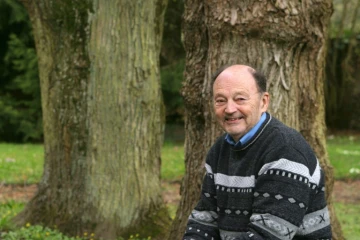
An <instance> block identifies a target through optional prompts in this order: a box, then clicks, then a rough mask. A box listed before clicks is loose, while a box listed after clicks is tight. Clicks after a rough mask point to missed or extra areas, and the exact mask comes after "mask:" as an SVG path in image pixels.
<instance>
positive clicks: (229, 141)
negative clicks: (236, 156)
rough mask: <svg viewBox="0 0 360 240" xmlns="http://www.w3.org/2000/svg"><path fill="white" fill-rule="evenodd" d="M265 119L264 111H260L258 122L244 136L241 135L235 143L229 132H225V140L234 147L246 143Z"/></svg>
mask: <svg viewBox="0 0 360 240" xmlns="http://www.w3.org/2000/svg"><path fill="white" fill-rule="evenodd" d="M265 119H266V113H262V114H261V117H260V120H259V121H258V123H257V124H256V125H255V126H254V127H253V128H252V129H250V131H249V132H247V133H246V134H245V135H244V136H242V137H241V138H240V140H239V141H238V142H237V143H236V142H235V141H234V140H233V138H232V137H231V136H230V135H229V134H226V136H225V140H226V141H227V142H228V143H229V144H231V145H233V146H235V147H237V146H241V145H244V144H246V143H247V142H248V141H249V140H250V138H252V137H253V136H254V135H255V133H256V132H257V130H259V128H260V126H261V125H262V124H263V123H264V122H265Z"/></svg>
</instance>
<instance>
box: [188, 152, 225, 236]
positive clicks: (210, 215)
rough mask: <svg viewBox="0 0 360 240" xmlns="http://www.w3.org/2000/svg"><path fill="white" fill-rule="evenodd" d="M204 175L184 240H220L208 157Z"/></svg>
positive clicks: (213, 184) (212, 177)
mask: <svg viewBox="0 0 360 240" xmlns="http://www.w3.org/2000/svg"><path fill="white" fill-rule="evenodd" d="M205 168H206V174H205V177H204V180H203V185H202V189H201V197H200V200H199V202H198V203H197V205H196V207H195V208H194V210H193V211H192V212H191V214H190V216H189V220H188V224H187V227H186V231H185V235H184V238H183V239H184V240H190V239H191V240H192V239H194V240H200V239H201V240H202V239H204V240H205V239H206V240H208V239H209V240H220V235H219V229H218V223H217V219H218V214H217V207H216V205H217V204H216V198H214V196H215V195H216V189H215V183H214V174H213V171H212V168H211V166H210V159H209V155H208V157H207V161H206V165H205Z"/></svg>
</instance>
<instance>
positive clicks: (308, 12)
mask: <svg viewBox="0 0 360 240" xmlns="http://www.w3.org/2000/svg"><path fill="white" fill-rule="evenodd" d="M331 12H332V4H331V1H330V0H323V1H317V2H316V3H314V2H311V1H295V0H292V1H275V2H274V1H230V0H224V1H216V0H197V1H185V13H184V46H185V51H186V68H185V83H184V89H183V95H184V99H185V107H186V117H187V118H186V121H185V127H186V132H187V133H186V139H185V147H186V148H185V150H186V153H185V161H186V174H185V177H184V180H183V183H182V188H181V195H182V198H181V200H180V205H179V209H178V211H177V216H176V217H175V220H174V223H173V227H172V230H171V234H170V237H169V238H168V239H169V240H170V239H171V240H173V239H181V237H182V235H183V232H184V229H185V225H186V222H187V217H188V215H189V214H190V211H191V210H192V208H193V207H194V205H195V204H196V200H197V199H198V197H199V196H200V183H201V180H202V177H203V168H202V165H203V163H204V160H205V156H206V153H207V150H208V149H209V148H210V146H211V144H212V143H213V142H214V140H215V138H216V136H219V133H220V131H219V129H218V127H217V126H216V124H215V122H214V119H215V118H214V115H213V111H212V104H211V96H210V90H211V89H210V88H211V83H210V79H211V74H212V73H213V72H214V71H215V70H216V69H217V68H218V67H219V66H221V65H224V64H231V63H241V64H248V65H250V66H253V67H255V68H257V69H259V70H262V71H263V72H264V73H265V75H266V76H267V77H268V91H269V92H270V95H271V106H270V112H271V113H272V114H273V115H274V116H275V117H277V118H279V119H280V120H281V121H283V122H284V123H285V124H287V125H289V126H291V127H293V128H295V129H297V130H298V131H300V132H301V133H302V134H303V135H304V136H305V138H306V139H307V140H308V142H309V143H310V144H311V145H312V147H313V149H314V151H315V152H316V154H317V157H318V158H319V160H320V162H321V165H322V167H323V168H324V170H325V172H326V178H327V190H326V192H327V201H328V204H329V207H330V210H331V220H332V227H333V233H334V239H342V234H341V228H340V225H339V224H338V221H337V219H336V216H335V214H334V211H333V205H332V200H331V193H332V188H333V171H332V167H331V165H330V163H329V161H328V156H327V153H326V141H325V140H326V139H325V128H326V127H325V121H324V92H323V83H324V64H325V59H324V56H325V55H324V54H325V52H326V45H325V40H326V36H327V25H328V22H329V18H330V15H331ZM190 86H191V89H189V88H190Z"/></svg>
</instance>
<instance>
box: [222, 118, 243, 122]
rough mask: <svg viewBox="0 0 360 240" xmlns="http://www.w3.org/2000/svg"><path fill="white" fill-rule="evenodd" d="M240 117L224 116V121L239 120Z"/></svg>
mask: <svg viewBox="0 0 360 240" xmlns="http://www.w3.org/2000/svg"><path fill="white" fill-rule="evenodd" d="M240 119H242V117H237V118H230V117H225V121H226V122H234V121H236V120H240Z"/></svg>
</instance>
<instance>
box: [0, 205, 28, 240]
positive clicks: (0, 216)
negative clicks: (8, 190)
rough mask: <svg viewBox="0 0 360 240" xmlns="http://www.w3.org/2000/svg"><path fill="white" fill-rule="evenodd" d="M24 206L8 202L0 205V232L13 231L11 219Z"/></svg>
mask: <svg viewBox="0 0 360 240" xmlns="http://www.w3.org/2000/svg"><path fill="white" fill-rule="evenodd" d="M24 205H25V204H24V203H21V202H15V201H8V202H5V203H1V204H0V232H1V231H4V230H10V229H15V226H14V225H13V224H12V222H11V219H12V218H13V217H14V216H16V214H18V213H19V212H20V211H21V210H22V209H23V208H24ZM0 239H1V238H0Z"/></svg>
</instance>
